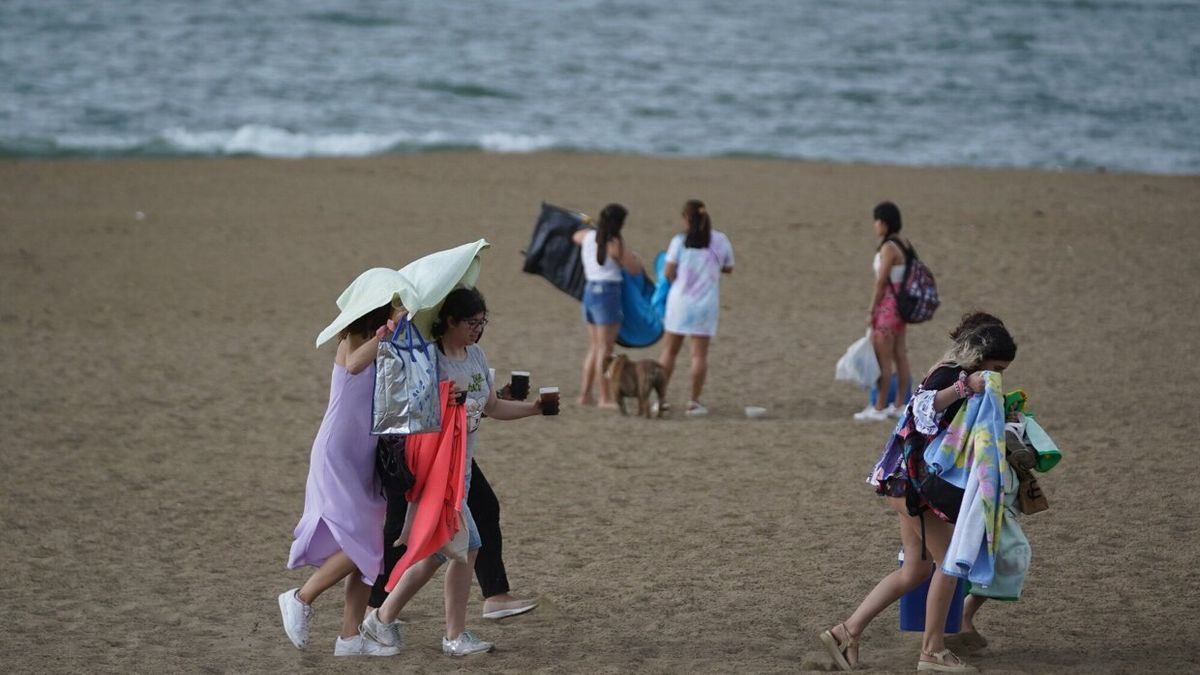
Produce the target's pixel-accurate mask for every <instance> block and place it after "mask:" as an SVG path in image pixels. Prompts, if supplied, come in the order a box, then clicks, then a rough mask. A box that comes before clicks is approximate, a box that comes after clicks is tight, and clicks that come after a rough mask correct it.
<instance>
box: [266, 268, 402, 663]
mask: <svg viewBox="0 0 1200 675" xmlns="http://www.w3.org/2000/svg"><path fill="white" fill-rule="evenodd" d="M396 275H397V273H396V272H395V271H394V270H389V269H385V268H376V269H371V270H367V271H366V272H364V273H363V274H361V275H360V276H359V277H358V278H357V279H355V280H354V283H352V284H351V285H350V287H349V288H347V289H346V292H345V293H343V295H342V298H341V301H339V305H341V306H342V307H343V308H344V309H343V311H342V313H341V315H340V316H339V317H338V318H337V319H336V320H334V322H333V323H332V324H330V326H329V327H328V328H326V329H325V331H324V332H323V333H322V335H321V337H319V338H318V340H317V344H318V346H320V345H321V344H322V343H324V342H325V341H326V340H328V339H330V338H331V337H333V336H334V335H336V336H337V339H338V346H337V352H336V354H335V356H334V359H333V374H332V376H331V382H330V386H329V405H328V407H327V408H326V410H325V418H324V419H323V420H322V421H321V428H320V430H319V431H318V432H317V438H316V440H315V441H313V445H312V454H311V458H310V460H309V467H308V482H307V485H306V487H305V490H304V515H303V516H302V517H301V518H300V523H299V524H298V525H296V530H295V541H293V542H292V549H291V554H290V556H289V558H288V565H287V566H288V568H289V569H294V568H297V567H301V566H304V565H310V566H313V567H316V568H317V570H316V571H315V572H313V574H312V576H310V577H309V578H308V581H306V582H305V583H304V585H303V586H301V587H300V588H293V589H291V590H288V591H284V592H283V593H281V594H280V595H279V610H280V613H281V614H282V616H283V628H284V632H285V633H287V636H288V639H289V640H291V641H292V644H294V645H296V647H297V648H299V649H304V648H305V647H306V646H307V645H308V642H309V626H310V624H311V621H312V615H313V609H312V603H313V601H315V600H316V599H317V597H318V596H319V595H321V594H322V593H324V592H325V591H326V590H328V589H329V588H331V587H333V586H334V585H335V584H337V583H338V582H339V581H341V580H342V579H346V604H345V609H344V612H343V616H342V630H341V634H340V635H339V636H338V638H337V641H336V643H335V644H334V651H333V653H334V655H335V656H358V655H368V656H390V655H392V654H396V653H398V649H397V648H396V647H394V646H388V645H383V644H380V643H378V642H377V641H375V640H372V639H370V638H368V637H365V636H363V635H360V634H359V630H358V626H359V622H360V621H362V616H363V612H365V611H366V607H367V598H368V596H369V595H370V592H371V585H372V584H373V583H374V582H375V577H376V576H378V575H379V570H380V565H381V563H382V560H383V539H382V538H381V537H380V536H379V533H380V531H381V530H382V529H383V521H384V512H385V509H386V504H385V502H384V499H383V496H382V495H380V494H379V488H378V486H377V485H376V482H375V444H376V437H375V436H373V435H371V404H372V399H373V396H374V391H375V355H376V353H377V351H378V349H379V339H378V338H377V337H376V331H377V330H378V329H379V328H381V327H383V326H385V325H386V324H387V322H388V320H398V319H399V318H400V316H402V315H403V314H404V310H403V308H402V307H401V305H400V301H399V296H398V295H397V290H396V289H397V288H398V286H397V283H398V282H397V281H396ZM342 301H344V302H342Z"/></svg>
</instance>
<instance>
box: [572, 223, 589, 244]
mask: <svg viewBox="0 0 1200 675" xmlns="http://www.w3.org/2000/svg"><path fill="white" fill-rule="evenodd" d="M591 231H592V228H590V227H584V228H580V229H578V230H575V234H572V235H571V241H573V242H575V245H576V246H580V245H582V244H583V238H584V237H586V236H587V233H588V232H591Z"/></svg>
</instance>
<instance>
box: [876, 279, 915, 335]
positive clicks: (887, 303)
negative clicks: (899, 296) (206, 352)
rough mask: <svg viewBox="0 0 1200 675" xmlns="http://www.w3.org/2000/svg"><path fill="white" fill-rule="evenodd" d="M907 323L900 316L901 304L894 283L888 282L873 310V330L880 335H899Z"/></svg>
mask: <svg viewBox="0 0 1200 675" xmlns="http://www.w3.org/2000/svg"><path fill="white" fill-rule="evenodd" d="M906 325H907V324H905V323H904V319H903V318H901V316H900V306H899V305H898V304H897V303H896V290H895V288H893V286H892V284H888V285H887V287H886V288H884V291H883V297H882V298H880V299H879V304H877V305H875V309H874V310H873V311H872V312H871V330H872V331H874V332H876V333H879V334H880V335H899V334H901V333H903V332H904V327H905V326H906Z"/></svg>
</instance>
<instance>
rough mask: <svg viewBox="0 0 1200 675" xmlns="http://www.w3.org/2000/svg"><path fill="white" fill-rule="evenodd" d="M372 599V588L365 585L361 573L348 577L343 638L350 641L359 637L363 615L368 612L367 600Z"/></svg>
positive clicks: (355, 571)
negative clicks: (356, 636)
mask: <svg viewBox="0 0 1200 675" xmlns="http://www.w3.org/2000/svg"><path fill="white" fill-rule="evenodd" d="M370 597H371V587H370V586H368V585H366V584H364V583H363V580H362V579H361V575H360V573H359V571H358V570H357V569H356V570H354V573H352V574H351V575H350V576H348V577H346V608H345V610H343V612H342V637H343V638H345V639H347V640H348V639H350V638H352V637H354V636H355V635H358V624H360V623H362V620H363V615H364V614H366V612H367V600H368V599H370Z"/></svg>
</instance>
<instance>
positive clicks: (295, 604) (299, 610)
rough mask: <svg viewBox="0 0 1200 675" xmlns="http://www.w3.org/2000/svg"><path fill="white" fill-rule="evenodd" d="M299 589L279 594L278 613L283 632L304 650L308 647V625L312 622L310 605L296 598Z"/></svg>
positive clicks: (297, 646) (297, 647) (298, 647)
mask: <svg viewBox="0 0 1200 675" xmlns="http://www.w3.org/2000/svg"><path fill="white" fill-rule="evenodd" d="M299 590H300V589H299V588H293V589H291V590H290V591H284V592H283V593H280V594H279V613H280V614H281V615H283V632H285V633H287V636H288V639H289V640H291V641H292V644H294V645H296V649H304V647H305V646H307V645H308V624H309V622H310V621H312V616H313V608H312V605H306V604H304V603H303V602H301V600H300V598H298V597H296V593H297V592H298V591H299Z"/></svg>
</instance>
